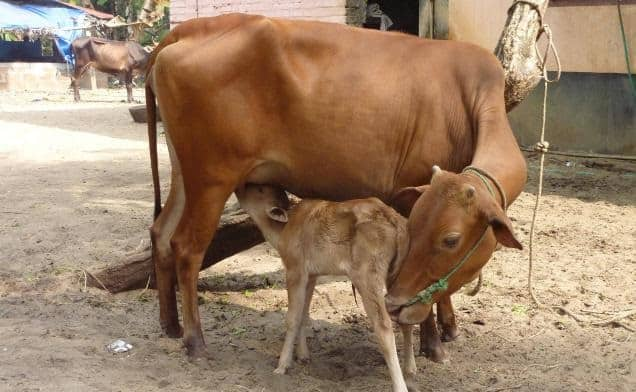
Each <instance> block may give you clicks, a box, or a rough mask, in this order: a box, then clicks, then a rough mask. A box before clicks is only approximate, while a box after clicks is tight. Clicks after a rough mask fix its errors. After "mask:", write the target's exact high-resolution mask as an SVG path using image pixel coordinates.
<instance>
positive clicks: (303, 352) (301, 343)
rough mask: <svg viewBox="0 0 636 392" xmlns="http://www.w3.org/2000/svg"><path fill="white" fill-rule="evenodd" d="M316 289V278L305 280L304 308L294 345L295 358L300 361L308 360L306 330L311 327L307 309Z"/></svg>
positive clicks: (311, 277)
mask: <svg viewBox="0 0 636 392" xmlns="http://www.w3.org/2000/svg"><path fill="white" fill-rule="evenodd" d="M315 287H316V277H315V276H310V277H309V278H308V279H307V289H306V290H305V306H304V309H303V324H302V327H301V328H300V332H299V334H298V344H297V345H296V358H297V359H298V360H300V361H307V360H309V347H308V346H307V329H308V328H310V327H311V325H310V324H311V320H310V318H309V307H310V306H311V297H312V296H313V294H314V288H315Z"/></svg>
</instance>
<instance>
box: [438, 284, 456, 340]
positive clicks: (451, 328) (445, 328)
mask: <svg viewBox="0 0 636 392" xmlns="http://www.w3.org/2000/svg"><path fill="white" fill-rule="evenodd" d="M437 322H438V323H439V325H440V326H441V327H442V341H444V342H451V341H453V340H455V339H457V336H459V331H458V330H457V322H456V321H455V310H454V309H453V304H452V303H451V297H450V295H445V296H443V297H442V298H440V300H439V302H438V303H437Z"/></svg>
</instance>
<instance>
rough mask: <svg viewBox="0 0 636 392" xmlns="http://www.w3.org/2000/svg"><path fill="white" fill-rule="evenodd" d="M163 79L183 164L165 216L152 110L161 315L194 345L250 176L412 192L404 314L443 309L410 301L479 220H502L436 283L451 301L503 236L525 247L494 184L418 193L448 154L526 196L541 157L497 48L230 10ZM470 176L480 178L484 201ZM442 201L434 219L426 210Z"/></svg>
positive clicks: (184, 40)
mask: <svg viewBox="0 0 636 392" xmlns="http://www.w3.org/2000/svg"><path fill="white" fill-rule="evenodd" d="M195 49H196V50H195ZM369 53H372V54H373V55H372V56H370V55H369ZM148 79H149V83H147V84H146V105H147V109H148V117H149V118H150V119H152V118H155V115H156V109H157V108H156V106H155V97H156V99H157V101H158V103H159V108H160V110H161V113H162V118H163V120H164V126H165V127H166V139H167V141H168V149H169V152H170V157H171V158H170V159H171V162H172V169H173V171H172V182H171V188H170V194H169V195H168V199H167V201H166V206H165V209H164V210H163V211H161V207H160V200H161V199H160V195H159V180H158V170H157V152H156V123H155V122H154V121H151V122H149V127H148V132H149V139H150V149H151V161H152V172H153V182H154V187H155V214H156V215H159V216H158V218H157V220H156V221H155V223H154V224H153V227H152V230H151V239H152V242H153V244H154V246H153V250H154V259H155V266H156V273H157V285H158V289H159V299H160V320H161V324H162V327H163V328H164V330H165V331H166V332H167V333H168V335H170V336H179V335H181V333H182V332H183V338H184V343H185V345H186V347H187V349H188V353H189V354H190V355H193V356H201V355H205V354H206V349H205V343H204V340H203V334H202V331H201V324H200V317H199V312H198V305H197V285H196V282H197V277H198V272H199V268H200V266H201V262H202V259H203V256H204V252H205V251H206V249H207V246H208V244H209V243H210V241H211V239H212V237H213V235H214V231H215V230H216V227H217V225H218V222H219V217H220V214H221V212H222V210H223V206H224V204H225V201H226V200H227V198H228V197H229V196H230V194H231V193H232V192H233V191H234V190H235V189H237V188H238V187H240V186H241V185H242V184H244V183H247V182H251V183H258V184H272V185H277V186H280V187H282V188H283V189H286V190H289V191H290V192H292V193H294V194H296V195H298V196H300V197H314V198H322V199H328V200H345V199H353V198H363V197H369V196H375V197H378V198H380V199H381V200H383V201H385V202H387V201H389V200H391V199H392V198H393V197H394V196H396V194H397V196H396V197H395V201H396V203H397V204H400V205H402V206H403V208H406V209H410V208H411V206H412V207H413V208H412V216H411V217H410V218H409V221H408V224H409V230H410V231H413V232H414V233H413V234H414V235H413V237H412V238H413V239H414V241H412V242H411V245H410V248H409V252H408V255H409V256H408V257H407V259H406V263H407V265H405V266H404V268H403V269H402V273H400V274H399V275H398V278H397V280H396V282H395V283H394V284H393V285H392V286H391V287H390V288H389V294H390V296H388V297H387V300H388V304H389V306H390V309H391V310H392V312H393V314H394V316H395V317H397V318H398V319H399V320H400V321H402V322H408V323H419V322H422V321H424V320H425V319H427V317H428V316H429V311H430V304H424V303H421V302H420V303H418V304H413V305H411V306H408V307H405V306H404V305H406V304H407V303H408V302H409V300H410V298H411V297H412V296H415V295H416V294H417V293H418V292H419V291H420V290H422V289H423V288H425V286H427V285H428V284H429V283H430V281H431V278H436V277H441V276H443V272H445V271H450V270H451V269H452V268H453V267H454V266H455V265H456V263H457V259H458V258H461V257H463V255H464V253H463V252H465V251H466V249H468V248H470V247H471V246H472V245H471V244H470V242H472V241H473V240H474V236H475V233H476V232H477V231H479V232H480V233H482V232H483V231H484V230H485V229H486V227H493V229H494V230H490V229H488V231H487V233H486V236H485V240H484V241H482V242H481V243H480V244H478V246H477V249H476V251H475V252H474V254H473V257H470V260H469V261H468V263H467V267H469V268H460V269H459V271H458V272H457V273H455V274H453V276H452V277H451V278H450V281H449V282H448V289H447V290H446V291H441V292H440V291H438V292H436V293H434V300H435V302H440V303H441V302H442V298H443V297H444V296H448V295H449V294H451V293H452V292H453V291H455V290H457V289H458V288H459V287H461V285H463V284H465V283H467V282H468V281H470V280H471V278H473V275H474V272H475V269H476V268H477V267H481V266H483V265H484V264H485V263H486V262H487V261H488V259H489V258H490V255H491V254H492V252H493V250H494V248H495V245H494V244H495V241H496V240H495V235H496V236H497V237H496V238H497V239H498V240H499V241H500V242H501V243H502V244H503V245H506V246H510V245H514V246H517V244H518V243H517V242H515V241H513V240H512V229H511V227H510V225H509V223H510V222H509V221H508V220H507V218H506V216H505V212H504V210H503V208H502V207H501V206H500V204H498V203H499V202H500V199H501V197H502V195H500V194H498V193H493V194H494V196H491V195H490V194H487V193H485V192H486V191H485V189H486V184H488V186H490V187H492V186H493V185H492V184H491V183H490V181H491V180H488V179H487V180H485V182H481V180H480V179H479V178H476V177H475V175H474V174H471V173H463V174H451V173H443V174H439V175H437V176H436V180H435V181H433V183H432V184H431V185H430V186H428V187H427V188H426V189H427V191H426V193H425V194H424V195H423V196H422V197H420V198H417V197H416V196H419V193H418V191H419V190H421V189H417V188H412V187H413V186H418V185H421V184H427V183H429V181H430V180H431V175H432V173H433V171H432V167H433V165H434V164H438V165H439V166H440V167H442V168H443V169H445V170H448V171H452V172H461V171H462V169H463V168H465V167H466V166H468V165H471V164H472V165H475V166H477V167H478V168H481V169H483V170H485V171H486V172H487V173H489V174H490V175H491V176H492V178H494V179H496V180H498V182H499V183H500V184H501V189H502V192H503V193H504V194H505V195H506V197H507V199H508V200H509V201H513V200H514V199H515V198H516V197H517V196H518V195H519V193H520V192H521V190H522V188H523V186H524V184H525V180H526V164H525V161H524V158H523V155H522V154H521V152H520V150H519V147H518V145H517V142H516V140H515V138H514V136H513V134H512V131H511V129H510V125H509V124H508V119H507V116H506V108H505V104H504V99H503V90H504V75H503V70H502V68H501V65H500V63H499V62H498V61H497V59H496V58H495V57H494V56H493V55H492V54H491V53H489V52H487V51H486V50H484V49H481V48H479V47H477V46H475V45H471V44H467V43H460V42H453V41H432V40H425V39H421V38H417V37H411V36H407V35H404V34H400V33H386V32H379V31H372V30H365V29H359V28H354V27H350V26H343V25H337V24H331V23H321V22H309V21H288V20H279V19H272V18H265V17H261V16H251V15H244V14H229V15H224V16H219V17H214V18H200V19H196V20H190V21H187V22H185V23H182V24H180V25H179V26H177V27H176V28H175V29H173V30H172V31H171V32H170V33H169V34H168V36H167V37H166V38H165V39H164V40H163V41H162V42H161V44H160V45H159V47H158V48H157V49H156V50H155V51H154V52H153V57H152V58H151V61H150V69H149V73H148ZM451 185H452V186H451ZM467 186H471V187H472V188H474V193H473V197H472V198H470V199H469V198H468V193H470V192H468V191H466V189H465V188H466V187H467ZM400 190H403V191H402V192H400ZM471 192H472V191H471ZM462 195H463V196H462ZM460 196H461V197H460ZM458 198H461V199H462V200H465V201H466V203H465V205H466V206H471V207H470V208H468V207H466V208H468V209H465V211H466V212H464V213H463V214H460V213H458V212H454V211H455V209H456V206H457V203H456V202H455V200H456V199H458ZM415 200H417V202H414V201H415ZM413 204H414V205H413ZM428 211H433V213H432V215H431V217H432V218H430V219H425V215H426V213H427V212H428ZM462 211H464V209H462ZM159 212H160V214H159ZM486 225H489V226H486ZM418 230H419V231H420V232H421V233H428V235H430V236H431V237H430V239H428V238H422V235H420V234H419V233H417V231H418ZM404 271H409V272H410V273H411V275H410V277H413V279H409V278H410V277H409V276H407V275H406V273H405V272H404ZM414 277H417V279H415V278H414ZM177 282H178V284H179V288H180V292H181V298H182V309H183V322H184V329H183V331H182V329H181V327H180V325H179V319H178V315H177V307H176V296H175V287H174V285H175V283H177ZM437 286H439V285H437ZM437 286H436V287H437ZM422 302H423V301H422ZM398 312H399V314H398Z"/></svg>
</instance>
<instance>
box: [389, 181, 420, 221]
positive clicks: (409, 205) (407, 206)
mask: <svg viewBox="0 0 636 392" xmlns="http://www.w3.org/2000/svg"><path fill="white" fill-rule="evenodd" d="M429 186H430V185H421V186H408V187H406V188H402V189H400V190H399V191H397V193H396V194H394V195H393V197H392V198H391V201H390V202H389V204H390V205H391V207H393V209H395V210H396V211H397V212H399V213H400V215H402V216H403V217H405V218H408V217H409V215H410V214H411V210H412V209H413V204H415V202H416V201H417V199H419V198H420V196H422V194H423V193H424V192H425V191H426V190H427V189H428V187H429Z"/></svg>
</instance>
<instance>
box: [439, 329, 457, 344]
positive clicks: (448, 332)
mask: <svg viewBox="0 0 636 392" xmlns="http://www.w3.org/2000/svg"><path fill="white" fill-rule="evenodd" d="M458 336H459V331H458V330H457V327H456V326H451V327H444V326H442V335H441V336H440V338H441V339H442V342H452V341H453V340H455V339H457V337H458Z"/></svg>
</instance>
